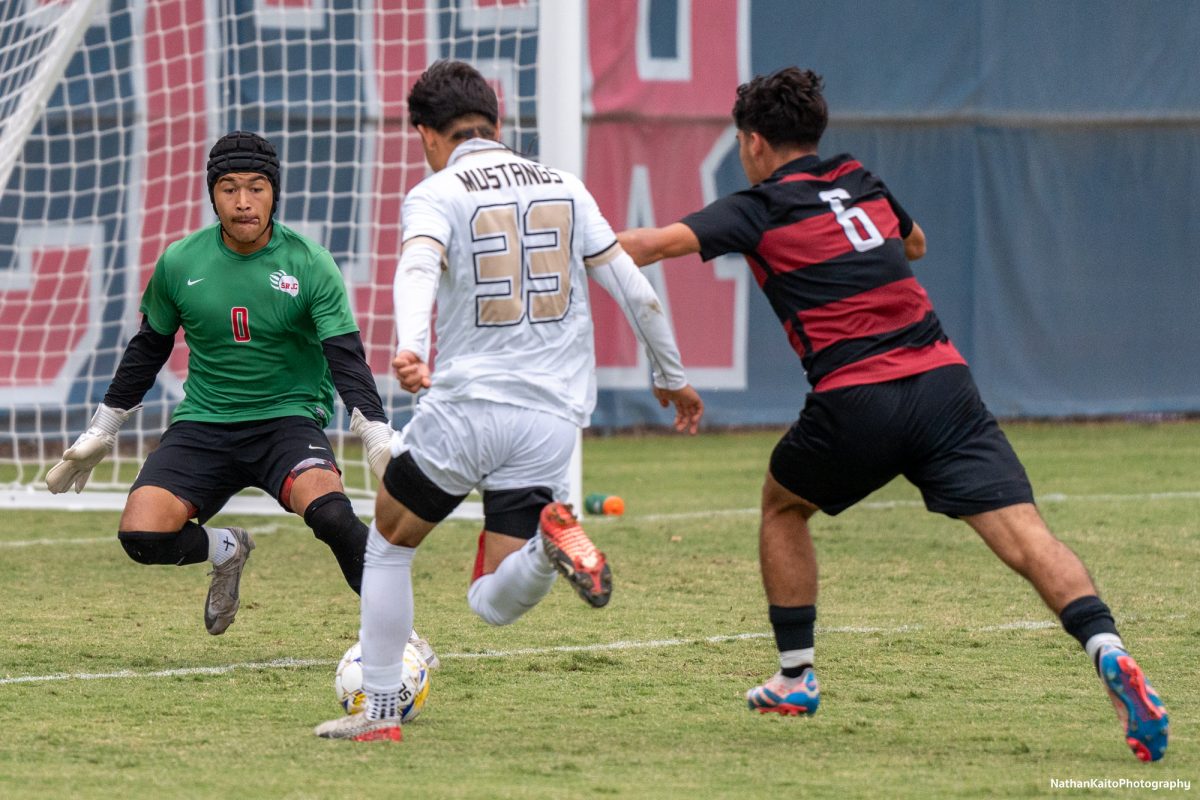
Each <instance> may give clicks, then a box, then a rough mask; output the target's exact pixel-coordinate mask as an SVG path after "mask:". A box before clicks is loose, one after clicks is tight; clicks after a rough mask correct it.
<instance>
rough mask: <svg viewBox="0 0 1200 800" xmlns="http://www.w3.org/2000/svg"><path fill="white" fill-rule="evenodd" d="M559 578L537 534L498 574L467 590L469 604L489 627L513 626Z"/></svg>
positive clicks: (493, 574)
mask: <svg viewBox="0 0 1200 800" xmlns="http://www.w3.org/2000/svg"><path fill="white" fill-rule="evenodd" d="M556 577H558V573H557V572H556V571H555V570H554V567H553V566H551V564H550V559H548V558H546V553H545V551H543V550H542V537H541V534H537V535H535V536H534V537H533V538H532V539H530V540H529V541H528V542H526V543H525V544H524V545H523V546H522V547H521V549H520V550H517V551H515V552H513V553H510V554H509V555H508V556H507V557H506V558H505V559H504V560H503V561H501V562H500V566H499V567H497V568H496V571H495V572H493V573H492V574H490V575H481V576H480V577H479V578H478V579H476V580H475V581H474V582H473V583H472V584H471V588H469V589H467V604H468V605H470V606H471V610H472V611H474V612H475V613H476V614H478V615H479V616H480V618H482V619H483V621H484V622H486V623H488V624H489V625H509V624H511V623H513V622H516V621H517V620H518V619H520V618H521V615H522V614H524V613H525V612H526V611H528V610H529V609H531V608H533V607H534V606H536V605H537V604H538V602H539V601H541V599H542V598H543V597H545V596H546V593H547V592H549V591H550V587H551V586H553V585H554V579H555V578H556Z"/></svg>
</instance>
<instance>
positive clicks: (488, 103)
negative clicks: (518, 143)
mask: <svg viewBox="0 0 1200 800" xmlns="http://www.w3.org/2000/svg"><path fill="white" fill-rule="evenodd" d="M472 116H479V117H483V119H484V122H482V123H477V124H474V125H471V126H470V127H463V128H461V129H459V130H455V131H454V132H453V134H452V135H453V138H454V139H456V140H465V139H471V138H474V137H481V138H485V139H493V138H495V136H496V127H497V126H498V125H499V124H500V104H499V101H497V99H496V93H495V91H493V90H492V87H491V86H489V85H488V82H487V81H486V80H485V79H484V77H483V75H481V74H479V70H477V69H475V68H474V67H472V66H471V65H470V64H467V63H465V62H463V61H447V60H445V59H443V60H440V61H435V62H433V63H432V64H430V65H429V68H428V69H426V70H425V72H424V73H422V75H421V77H420V78H418V79H417V82H416V83H414V84H413V87H412V91H410V92H409V93H408V118H409V121H411V122H412V124H413V125H414V126H415V125H424V126H426V127H427V128H433V129H434V130H435V131H437V132H438V133H447V132H448V131H449V128H450V127H451V126H452V125H453V124H454V123H455V122H456V121H458V120H459V119H462V118H463V117H472Z"/></svg>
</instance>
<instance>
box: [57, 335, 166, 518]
mask: <svg viewBox="0 0 1200 800" xmlns="http://www.w3.org/2000/svg"><path fill="white" fill-rule="evenodd" d="M174 347H175V334H174V333H173V332H172V333H170V334H165V333H159V332H158V331H156V330H154V328H153V327H151V325H150V322H149V320H147V319H146V317H145V316H144V315H143V316H142V323H141V326H140V327H139V328H138V331H137V333H135V334H134V335H133V337H132V338H131V339H130V340H129V344H127V345H126V346H125V352H124V353H122V354H121V362H120V363H119V364H118V365H117V371H116V373H115V374H114V375H113V379H112V383H110V384H109V385H108V391H106V392H105V393H104V399H103V400H102V401H101V402H100V406H99V408H97V409H96V413H95V414H94V415H92V421H91V422H90V423H89V424H88V427H87V430H86V431H84V432H83V433H81V434H80V435H79V438H78V439H76V440H75V443H74V444H72V445H71V446H70V447H69V448H67V451H66V452H65V453H63V456H62V460H60V461H59V462H58V463H57V464H55V465H54V466H53V467H51V468H50V471H49V472H47V473H46V488H47V489H49V490H50V491H51V492H53V493H54V494H61V493H63V492H65V491H67V490H68V489H72V488H73V489H74V490H75V492H76V493H79V492H81V491H83V487H84V486H85V485H87V482H88V478H89V477H90V476H91V474H92V470H93V469H95V467H96V465H97V464H99V463H100V462H101V461H103V460H104V457H105V456H107V455H108V454H109V453H111V452H112V449H113V447H114V446H115V445H116V443H117V433H118V432H119V431H120V430H121V426H122V425H124V424H125V420H127V419H129V417H130V416H131V415H132V414H133V412H135V411H137V410H138V409H139V408H141V407H142V406H141V402H142V398H143V397H145V396H146V392H148V391H150V387H151V386H153V385H154V379H155V378H156V377H157V376H158V371H159V370H160V369H162V365H163V364H165V363H167V359H168V358H170V357H171V350H173V349H174Z"/></svg>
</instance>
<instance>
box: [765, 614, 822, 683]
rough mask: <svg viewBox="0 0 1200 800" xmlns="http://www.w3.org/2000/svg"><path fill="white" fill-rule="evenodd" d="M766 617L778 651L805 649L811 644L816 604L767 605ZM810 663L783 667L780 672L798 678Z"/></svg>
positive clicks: (788, 676) (815, 619)
mask: <svg viewBox="0 0 1200 800" xmlns="http://www.w3.org/2000/svg"><path fill="white" fill-rule="evenodd" d="M767 613H768V617H769V618H770V620H771V627H772V628H774V629H775V646H776V648H778V650H779V652H781V653H786V652H788V651H790V650H806V649H808V648H811V647H812V646H813V628H814V627H815V626H816V621H817V607H816V606H790V607H789V606H769V607H768V609H767ZM811 666H812V665H811V664H800V665H798V666H795V667H783V668H781V669H780V670H779V671H780V674H782V675H783V676H784V677H785V678H798V677H800V676H801V675H802V674H804V670H806V669H808V668H809V667H811Z"/></svg>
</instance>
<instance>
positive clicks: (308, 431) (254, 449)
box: [130, 417, 337, 523]
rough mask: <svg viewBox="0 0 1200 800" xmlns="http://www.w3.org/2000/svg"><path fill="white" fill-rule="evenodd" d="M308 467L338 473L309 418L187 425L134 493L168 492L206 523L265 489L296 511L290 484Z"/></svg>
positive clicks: (171, 430)
mask: <svg viewBox="0 0 1200 800" xmlns="http://www.w3.org/2000/svg"><path fill="white" fill-rule="evenodd" d="M306 462H310V463H312V464H318V465H321V466H326V465H328V466H332V467H333V468H334V469H336V468H337V461H336V460H335V458H334V454H333V446H332V445H331V444H330V443H329V439H328V438H326V436H325V431H324V430H322V429H321V427H320V426H319V425H317V423H316V422H314V421H313V420H311V419H309V418H308V417H279V418H277V419H268V420H259V421H255V422H238V423H231V424H227V425H226V424H220V423H215V422H192V421H190V420H185V421H182V422H176V423H173V424H172V425H171V426H170V427H168V428H167V430H166V431H165V432H164V433H163V435H162V438H161V439H160V440H159V444H158V448H157V449H156V450H155V451H154V452H153V453H151V454H150V455H149V457H147V458H146V463H144V464H143V465H142V471H141V472H139V473H138V476H137V479H136V480H135V481H134V482H133V486H132V487H131V488H130V491H131V492H132V491H133V490H134V489H137V488H138V487H139V486H158V487H160V488H162V489H166V490H167V491H169V492H171V493H172V494H174V495H175V496H177V497H178V498H179V499H181V500H183V501H184V502H185V503H188V504H189V505H191V506H192V507H193V508H194V509H195V513H194V514H192V516H195V517H197V518H198V519H199V520H200V522H201V523H203V522H205V521H207V520H208V519H209V518H211V517H212V516H213V515H214V514H216V513H217V512H218V511H220V510H221V507H222V506H224V505H225V503H226V502H228V501H229V498H230V497H232V496H233V495H235V494H237V493H238V492H240V491H241V490H243V489H246V488H249V487H257V488H259V489H262V490H263V491H264V492H266V493H267V494H269V495H271V496H272V497H274V498H275V499H276V500H278V501H279V504H280V505H281V506H283V507H284V509H285V510H287V511H291V509H290V508H289V507H288V506H287V505H286V504H285V503H284V502H283V497H282V492H283V487H284V483H285V482H286V481H287V479H288V476H289V475H291V473H292V470H293V469H295V468H297V467H303V466H304V465H305V464H306ZM322 462H324V463H322Z"/></svg>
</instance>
